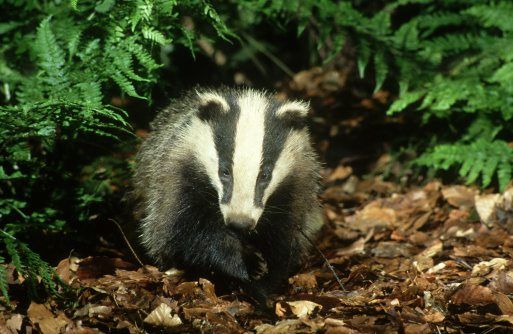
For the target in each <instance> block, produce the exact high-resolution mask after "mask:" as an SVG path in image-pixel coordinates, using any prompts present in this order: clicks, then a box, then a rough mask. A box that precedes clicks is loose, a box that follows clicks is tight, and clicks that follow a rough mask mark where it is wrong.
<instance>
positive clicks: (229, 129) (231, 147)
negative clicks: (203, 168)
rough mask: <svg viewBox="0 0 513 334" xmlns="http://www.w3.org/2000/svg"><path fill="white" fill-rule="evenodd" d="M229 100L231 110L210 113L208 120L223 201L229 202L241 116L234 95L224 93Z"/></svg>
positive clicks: (224, 96)
mask: <svg viewBox="0 0 513 334" xmlns="http://www.w3.org/2000/svg"><path fill="white" fill-rule="evenodd" d="M223 98H224V99H226V101H227V102H228V106H229V107H230V110H229V111H228V112H226V111H221V112H218V113H210V117H209V118H208V120H206V121H207V122H208V123H209V124H210V126H211V127H212V132H213V134H214V143H215V146H216V150H217V155H218V157H219V168H218V172H219V178H220V180H221V183H222V186H223V197H222V198H221V203H228V202H230V199H231V198H232V191H233V173H232V170H233V154H234V151H235V131H236V130H237V122H238V120H239V116H240V108H239V107H238V105H237V103H236V102H237V101H236V97H235V96H234V95H228V96H227V95H223ZM223 170H227V172H228V175H229V176H228V177H226V176H223V175H222V173H223Z"/></svg>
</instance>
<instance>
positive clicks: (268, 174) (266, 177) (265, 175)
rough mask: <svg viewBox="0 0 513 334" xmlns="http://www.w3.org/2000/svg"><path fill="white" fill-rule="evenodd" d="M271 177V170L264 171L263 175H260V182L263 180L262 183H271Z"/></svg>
mask: <svg viewBox="0 0 513 334" xmlns="http://www.w3.org/2000/svg"><path fill="white" fill-rule="evenodd" d="M271 175H272V173H271V171H269V170H263V171H262V174H260V180H261V182H267V181H269V180H270V179H271Z"/></svg>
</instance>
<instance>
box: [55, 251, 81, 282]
mask: <svg viewBox="0 0 513 334" xmlns="http://www.w3.org/2000/svg"><path fill="white" fill-rule="evenodd" d="M79 261H80V259H79V258H78V257H75V256H71V257H69V258H67V259H64V260H62V261H61V262H59V264H58V265H57V268H55V272H56V273H57V275H59V277H60V279H62V280H63V281H64V282H66V283H67V284H70V283H71V282H72V281H73V280H74V279H75V277H76V276H77V275H76V273H77V269H78V263H79Z"/></svg>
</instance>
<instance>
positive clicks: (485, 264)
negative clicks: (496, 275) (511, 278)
mask: <svg viewBox="0 0 513 334" xmlns="http://www.w3.org/2000/svg"><path fill="white" fill-rule="evenodd" d="M509 262H510V261H509V260H506V259H503V258H493V259H491V260H490V261H482V262H479V263H478V264H476V265H474V267H473V268H472V276H485V275H488V274H489V273H490V272H491V271H496V270H504V268H506V266H507V265H508V264H509Z"/></svg>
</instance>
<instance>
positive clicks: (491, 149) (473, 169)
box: [415, 139, 513, 191]
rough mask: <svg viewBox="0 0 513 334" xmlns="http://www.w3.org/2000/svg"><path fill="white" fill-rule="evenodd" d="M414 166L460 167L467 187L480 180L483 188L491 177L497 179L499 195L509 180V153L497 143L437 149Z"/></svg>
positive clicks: (511, 151) (511, 153)
mask: <svg viewBox="0 0 513 334" xmlns="http://www.w3.org/2000/svg"><path fill="white" fill-rule="evenodd" d="M415 162H416V163H417V164H418V165H421V166H427V167H431V168H435V169H444V170H447V169H449V168H451V167H456V166H461V168H460V169H459V174H460V176H461V177H463V178H464V179H465V180H466V181H467V183H474V182H475V181H476V180H477V179H478V178H479V177H480V176H481V178H482V179H481V184H482V186H483V187H486V186H488V185H490V183H491V182H492V180H493V176H494V175H497V180H498V183H499V188H500V189H501V191H502V190H504V189H505V188H506V186H507V183H508V182H509V180H510V179H511V164H512V163H513V149H512V148H510V147H509V146H508V144H507V143H506V142H504V141H501V140H495V141H487V140H484V139H477V140H476V141H474V142H471V143H469V144H465V143H458V144H443V145H437V146H435V147H434V148H433V149H432V150H431V151H429V152H426V153H424V154H423V155H422V156H421V157H419V158H418V159H417V160H416V161H415Z"/></svg>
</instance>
